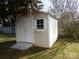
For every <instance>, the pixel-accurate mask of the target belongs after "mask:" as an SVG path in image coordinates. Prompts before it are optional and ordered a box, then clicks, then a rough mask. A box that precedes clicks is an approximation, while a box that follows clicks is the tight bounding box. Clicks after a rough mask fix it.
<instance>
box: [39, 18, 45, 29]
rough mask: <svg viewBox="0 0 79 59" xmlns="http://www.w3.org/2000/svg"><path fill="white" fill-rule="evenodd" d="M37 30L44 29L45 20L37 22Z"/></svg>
mask: <svg viewBox="0 0 79 59" xmlns="http://www.w3.org/2000/svg"><path fill="white" fill-rule="evenodd" d="M37 29H44V20H43V19H39V20H37Z"/></svg>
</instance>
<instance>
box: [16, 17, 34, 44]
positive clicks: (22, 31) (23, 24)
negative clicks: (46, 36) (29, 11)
mask: <svg viewBox="0 0 79 59" xmlns="http://www.w3.org/2000/svg"><path fill="white" fill-rule="evenodd" d="M32 34H33V33H32V19H31V17H23V18H22V19H18V21H17V32H16V38H17V41H22V42H29V43H33V36H32Z"/></svg>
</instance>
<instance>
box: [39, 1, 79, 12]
mask: <svg viewBox="0 0 79 59" xmlns="http://www.w3.org/2000/svg"><path fill="white" fill-rule="evenodd" d="M40 1H42V3H43V4H44V8H43V11H44V12H48V11H49V10H50V9H53V4H52V3H51V1H50V0H40ZM74 1H77V3H78V4H79V0H74ZM77 11H78V12H79V8H78V9H77Z"/></svg>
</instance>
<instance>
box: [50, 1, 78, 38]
mask: <svg viewBox="0 0 79 59" xmlns="http://www.w3.org/2000/svg"><path fill="white" fill-rule="evenodd" d="M51 2H52V4H53V9H51V12H52V13H53V15H55V16H56V17H57V18H58V19H59V25H60V27H59V30H61V29H63V31H64V32H66V33H67V34H68V35H69V34H70V35H73V37H74V38H77V34H78V26H77V24H76V23H75V14H76V13H77V10H78V8H79V1H78V0H51Z"/></svg>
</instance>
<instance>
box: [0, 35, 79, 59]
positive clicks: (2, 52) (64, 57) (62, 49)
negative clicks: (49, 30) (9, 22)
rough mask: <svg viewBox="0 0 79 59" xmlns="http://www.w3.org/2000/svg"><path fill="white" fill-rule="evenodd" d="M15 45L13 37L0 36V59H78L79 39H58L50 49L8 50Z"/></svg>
mask: <svg viewBox="0 0 79 59" xmlns="http://www.w3.org/2000/svg"><path fill="white" fill-rule="evenodd" d="M15 43H16V42H15V36H9V35H7V36H6V35H0V59H79V39H73V38H72V37H71V38H67V37H60V38H59V39H58V40H57V42H56V43H55V44H54V45H53V46H52V48H50V49H45V48H40V47H32V48H31V49H29V50H27V51H20V50H15V49H10V48H9V47H10V46H12V45H13V44H15Z"/></svg>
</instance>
